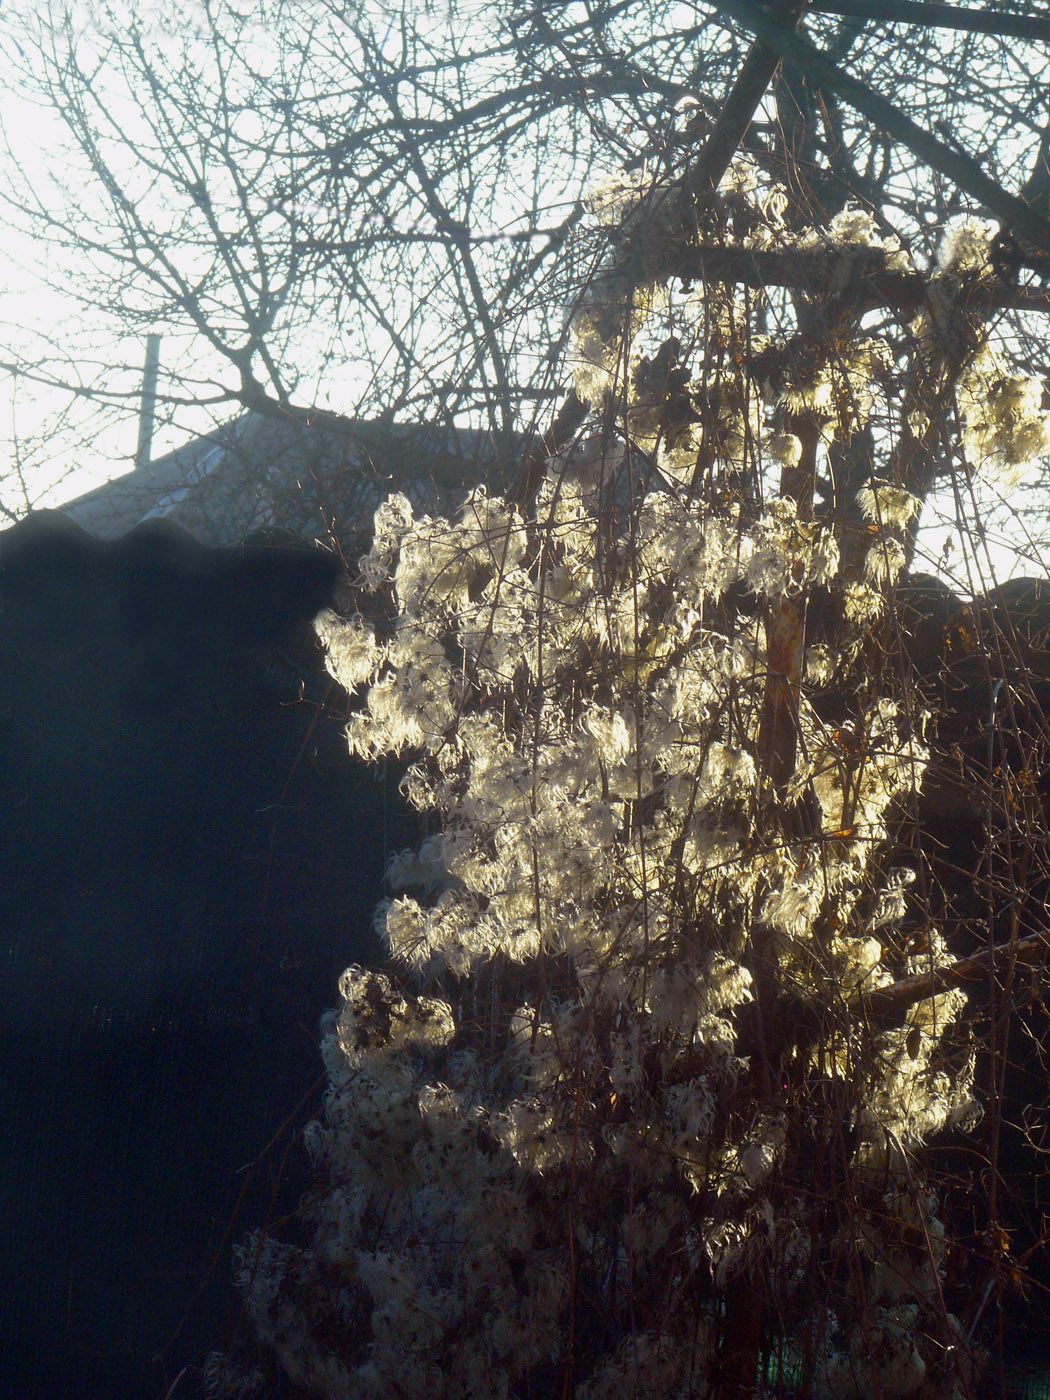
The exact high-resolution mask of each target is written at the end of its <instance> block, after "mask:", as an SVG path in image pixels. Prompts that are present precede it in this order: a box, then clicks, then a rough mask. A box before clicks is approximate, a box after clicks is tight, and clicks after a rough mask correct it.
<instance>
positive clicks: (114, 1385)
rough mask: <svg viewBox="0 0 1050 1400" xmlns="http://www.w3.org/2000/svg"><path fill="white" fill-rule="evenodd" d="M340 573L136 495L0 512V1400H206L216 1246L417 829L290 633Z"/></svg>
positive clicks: (243, 1207)
mask: <svg viewBox="0 0 1050 1400" xmlns="http://www.w3.org/2000/svg"><path fill="white" fill-rule="evenodd" d="M341 576H342V569H341V566H340V564H339V562H338V560H337V559H336V558H335V556H334V555H333V554H331V553H327V552H325V551H323V550H321V549H318V548H307V547H303V546H298V547H292V546H289V545H287V544H285V543H282V542H277V541H275V540H273V539H271V540H270V541H268V542H256V543H254V544H249V545H243V546H239V547H235V548H221V549H220V548H211V547H207V546H204V545H202V544H199V543H198V542H197V541H196V540H195V539H194V538H193V537H192V536H191V535H189V534H188V533H186V532H185V531H184V530H182V529H181V528H179V527H178V526H174V525H171V524H170V523H168V522H165V521H163V520H158V519H156V518H154V519H152V520H149V521H146V522H145V523H143V524H140V525H139V526H138V528H136V529H133V530H131V531H130V532H129V533H127V534H125V535H123V536H122V537H120V538H117V539H113V540H108V541H100V540H99V539H97V538H95V537H93V536H91V535H88V534H86V533H84V531H83V530H81V529H80V528H79V527H78V526H76V525H74V524H72V523H71V522H70V521H69V520H68V519H67V518H65V517H63V516H61V515H58V514H56V513H52V512H39V513H37V514H35V515H32V516H29V517H27V518H26V519H25V520H24V521H22V522H20V523H19V524H18V525H16V526H14V527H13V528H12V529H9V530H7V531H5V532H3V533H2V534H0V811H2V813H3V818H2V824H0V960H2V961H0V972H2V976H0V1056H2V1064H0V1121H2V1123H3V1133H2V1134H0V1157H2V1161H0V1238H2V1241H3V1244H2V1251H3V1261H4V1285H3V1289H2V1302H0V1318H2V1322H0V1395H4V1396H8V1395H10V1396H26V1397H32V1396H41V1397H45V1396H46V1397H48V1400H88V1397H90V1400H131V1398H132V1397H134V1398H135V1400H138V1397H144V1398H145V1400H149V1397H154V1396H156V1397H160V1396H162V1395H165V1394H168V1393H169V1392H170V1394H171V1395H173V1396H176V1397H178V1396H188V1395H194V1394H198V1393H200V1372H199V1369H198V1367H199V1363H200V1362H201V1361H202V1360H203V1357H204V1355H205V1354H206V1352H207V1351H208V1349H209V1348H211V1347H219V1348H222V1347H226V1346H228V1345H229V1344H230V1342H231V1338H232V1337H234V1336H235V1334H236V1332H237V1320H238V1318H237V1300H236V1295H235V1293H234V1290H233V1288H232V1286H231V1277H232V1259H231V1251H232V1246H233V1245H234V1244H235V1243H236V1242H237V1241H238V1240H239V1239H241V1238H243V1237H244V1235H245V1234H246V1233H247V1232H248V1231H249V1230H250V1229H252V1228H256V1227H260V1226H263V1227H265V1225H266V1222H267V1221H268V1220H269V1219H271V1218H275V1217H276V1216H277V1215H278V1214H279V1213H280V1212H283V1211H289V1210H293V1209H294V1207H295V1204H296V1201H297V1199H298V1195H299V1193H300V1191H301V1190H302V1182H303V1179H304V1175H303V1168H304V1163H303V1160H302V1155H301V1146H300V1140H299V1133H300V1129H301V1127H302V1125H303V1124H304V1123H305V1122H306V1121H307V1120H308V1119H309V1118H310V1117H311V1116H312V1115H313V1114H315V1113H316V1111H317V1108H318V1105H319V1102H320V1094H321V1091H322V1088H323V1081H322V1066H321V1061H320V1056H319V1053H318V1020H319V1017H320V1014H321V1012H322V1011H323V1009H324V1008H325V1007H326V1006H329V1005H333V1004H335V1002H336V1000H337V981H338V976H339V973H340V971H341V970H342V969H343V968H344V967H346V966H347V965H349V964H350V963H352V962H355V961H367V960H371V959H374V958H375V957H377V955H378V948H377V946H376V941H375V937H374V934H373V932H372V926H371V919H372V912H373V909H374V906H375V904H376V902H377V900H378V898H379V897H380V894H381V878H382V871H383V867H384V863H385V860H386V858H387V856H388V855H389V854H390V853H391V851H393V850H396V849H399V848H400V847H401V846H403V845H405V844H407V843H408V841H409V840H410V839H412V834H411V831H410V829H409V825H408V823H407V820H406V818H405V817H404V814H403V809H402V807H401V804H400V803H399V801H398V798H397V794H396V785H397V775H386V777H385V778H384V775H383V774H382V773H379V774H377V773H376V772H375V771H374V770H371V769H366V768H364V767H363V766H361V765H357V764H355V763H353V762H352V761H351V760H350V759H349V757H348V755H347V752H346V745H345V740H344V738H343V734H342V725H343V723H344V722H345V713H346V703H347V702H346V697H345V696H343V695H342V693H341V692H340V691H339V690H338V688H337V687H335V686H334V685H333V684H332V683H331V682H330V681H329V680H328V678H327V676H326V673H325V671H324V668H323V664H322V656H321V652H320V648H319V645H318V643H317V641H316V638H315V636H314V633H313V629H312V626H311V623H312V619H313V618H314V616H315V615H316V613H317V612H318V611H319V610H320V609H321V608H323V607H325V606H326V605H327V604H329V603H330V602H331V600H332V598H333V596H334V593H335V591H336V590H337V584H338V580H339V579H340V577H341Z"/></svg>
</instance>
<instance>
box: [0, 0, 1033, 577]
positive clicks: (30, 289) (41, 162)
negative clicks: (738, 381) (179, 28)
mask: <svg viewBox="0 0 1050 1400" xmlns="http://www.w3.org/2000/svg"><path fill="white" fill-rule="evenodd" d="M40 3H41V0H15V3H14V8H13V9H12V7H11V4H10V0H8V3H7V4H5V6H4V9H3V11H0V57H4V58H7V57H8V56H10V57H11V58H12V59H13V60H14V62H15V66H17V62H18V55H17V53H12V51H11V45H12V44H16V43H17V38H16V37H14V36H13V34H12V31H11V28H9V27H8V22H7V21H8V19H9V18H11V17H12V16H13V17H14V19H15V23H16V24H17V21H18V16H17V13H16V12H17V9H18V6H19V5H23V6H28V7H29V10H30V12H31V11H32V8H33V7H34V6H35V5H39V4H40ZM172 3H174V0H172ZM194 3H195V0H180V3H179V4H177V5H175V7H174V9H172V7H171V5H169V4H167V0H154V4H153V5H151V6H150V10H151V12H153V13H154V14H155V17H156V23H157V27H156V30H155V31H154V33H155V36H156V37H157V38H158V40H159V42H161V43H163V41H164V36H165V35H166V34H170V33H171V32H172V31H171V28H170V26H171V25H172V24H173V23H176V24H181V25H185V24H186V23H188V21H189V17H190V16H189V11H191V10H192V8H193V6H194ZM244 3H245V5H246V6H247V7H248V8H249V9H250V8H252V7H253V5H254V3H255V0H244ZM24 13H25V11H23V14H24ZM93 13H94V12H93V11H90V10H87V11H85V13H84V16H83V22H84V23H85V24H91V23H92V22H93V21H92V19H91V18H90V16H91V15H92V14H93ZM136 13H137V15H138V19H139V22H140V23H141V21H142V16H143V10H142V8H141V6H140V7H139V8H138V9H137V11H136ZM129 118H131V114H129ZM131 119H133V118H131ZM0 125H2V127H3V131H4V132H5V133H6V137H7V141H8V143H9V144H10V146H11V147H12V148H13V150H14V153H15V156H16V158H17V161H18V163H19V164H20V165H21V168H22V169H23V171H26V172H29V173H32V175H33V178H34V182H35V183H36V184H37V187H38V188H39V189H46V187H47V186H48V185H49V184H50V183H51V181H52V179H53V178H55V177H56V176H57V177H59V178H61V175H62V172H60V171H56V170H55V159H54V153H55V151H56V150H57V149H58V148H59V147H60V146H61V144H62V135H63V127H62V124H61V122H60V121H59V119H58V117H57V116H55V115H54V114H53V113H51V112H49V111H48V110H46V109H41V108H39V107H37V106H35V105H29V104H28V103H27V102H26V101H25V100H24V99H21V98H20V97H19V96H18V95H17V94H15V93H14V92H12V90H11V88H10V86H6V87H4V88H2V89H0ZM5 158H6V157H5V154H4V152H3V150H2V149H0V168H2V164H3V161H4V159H5ZM85 198H86V200H87V201H88V202H90V200H91V194H90V192H88V191H85ZM46 258H47V250H46V248H43V249H41V248H40V247H39V246H37V245H36V244H33V243H27V242H25V241H22V240H20V239H19V238H17V237H13V236H12V234H11V231H10V230H7V231H6V232H5V234H4V236H2V237H0V336H2V338H3V340H5V341H7V340H11V339H12V338H14V339H15V341H16V342H17V341H21V342H22V344H23V345H24V346H26V345H30V344H31V336H32V334H33V333H41V334H43V335H45V336H46V335H49V334H50V335H52V336H53V337H54V338H55V339H57V340H58V341H59V343H63V344H65V343H68V342H69V341H74V342H75V341H77V340H79V339H80V337H79V336H78V335H77V334H76V332H77V331H78V330H87V329H88V327H87V325H86V324H85V313H84V311H83V309H82V307H81V306H80V305H79V304H78V303H77V302H76V301H75V300H73V299H72V298H68V297H66V296H64V295H63V294H62V293H61V291H59V290H56V289H55V288H54V287H52V286H48V285H47V280H46V278H47V274H48V268H47V263H46ZM12 328H14V331H13V335H12ZM99 343H100V345H101V344H102V337H101V336H100V338H99ZM111 353H112V352H111ZM144 353H145V346H144V344H143V345H142V346H138V345H135V344H130V345H129V344H125V345H122V346H120V347H119V354H120V361H118V362H126V363H129V364H134V365H139V364H141V362H142V359H143V356H144ZM164 354H165V347H164V345H163V344H162V348H161V356H162V363H163V361H164ZM2 358H4V355H3V352H2V350H0V359H2ZM82 372H83V373H85V374H89V373H90V370H89V369H87V368H84V369H83V371H82ZM130 387H132V386H130V385H129V388H130ZM135 387H137V381H136V385H135ZM66 400H67V396H65V395H60V394H58V395H56V394H53V393H52V394H49V393H47V392H46V391H42V390H39V389H36V388H34V387H33V386H31V385H28V384H26V383H25V382H24V381H23V382H22V383H18V384H16V383H15V381H14V380H13V379H12V378H11V376H9V375H4V374H2V373H0V446H2V450H3V457H2V458H0V462H3V465H2V466H0V493H3V495H2V497H0V499H3V501H4V503H5V504H6V505H10V506H15V507H18V506H20V505H21V504H22V503H21V502H20V501H19V500H17V498H14V497H12V495H11V492H10V490H9V488H8V484H7V482H8V481H9V479H10V477H9V472H10V467H11V464H13V463H14V461H15V460H16V450H17V444H18V443H20V442H21V443H25V442H27V441H28V440H31V439H32V437H33V435H34V434H35V433H36V432H37V431H38V429H39V427H40V425H41V423H42V421H43V420H44V418H45V417H46V415H47V414H48V413H49V412H54V411H55V410H56V409H58V408H60V407H62V406H63V405H64V403H65V402H66ZM210 421H211V420H210V419H209V418H208V417H207V415H204V414H202V415H201V421H200V424H199V430H200V431H203V430H205V429H206V427H207V426H208V423H209V422H210ZM191 423H192V419H187V418H186V417H184V418H183V421H182V423H181V424H180V428H179V429H177V430H174V431H169V433H168V434H167V436H163V435H161V434H158V435H157V437H156V438H155V440H154V444H153V450H154V454H155V455H156V454H158V453H160V452H164V451H166V450H169V449H170V448H171V447H174V446H176V445H178V444H179V443H180V442H182V441H184V440H185V439H186V437H187V436H188V435H189V433H190V432H191V431H193V430H194V429H193V427H191ZM136 435H137V424H136V422H135V420H134V418H133V417H131V416H130V415H129V416H128V417H127V418H126V420H125V421H124V422H123V423H122V424H120V425H119V426H114V427H113V428H112V429H111V430H110V431H108V432H107V433H106V434H104V436H103V437H102V439H101V440H100V441H99V442H97V443H92V444H90V445H89V447H87V448H86V449H85V450H84V452H83V453H82V454H80V455H79V456H78V458H77V460H76V461H75V462H73V461H71V460H69V458H68V457H67V458H66V460H64V461H63V460H57V461H56V460H51V459H49V458H48V454H47V452H46V449H45V450H44V452H43V453H42V454H41V453H38V455H37V459H36V462H35V464H33V465H32V467H31V470H28V471H27V473H26V474H27V484H28V487H29V491H30V494H31V496H32V498H33V501H34V503H35V504H40V505H43V504H51V505H54V504H60V503H61V502H62V501H64V500H68V499H71V498H72V497H74V496H77V495H79V494H81V493H83V492H84V491H87V490H90V489H91V488H92V487H93V486H96V485H99V484H100V483H101V482H103V481H106V480H108V479H110V478H111V477H113V476H116V475H120V474H122V473H123V472H125V471H129V470H131V464H132V458H133V455H134V451H135V443H136ZM19 455H21V454H19ZM5 478H6V479H7V480H5ZM945 504H946V506H947V507H949V510H948V514H949V515H950V514H951V513H953V512H952V511H951V509H950V503H948V502H946V503H945ZM948 537H949V527H948V526H947V525H946V524H942V525H940V526H934V527H932V528H931V529H929V530H927V531H924V544H925V549H926V551H927V553H928V555H929V556H930V557H929V559H928V561H927V562H926V563H925V564H924V565H920V567H927V568H930V569H934V568H937V567H938V561H939V559H940V557H941V555H942V550H943V548H944V544H945V541H946V540H947V539H948ZM989 543H990V546H991V549H992V552H993V558H994V561H995V570H996V572H997V573H999V574H1000V575H1001V576H1005V575H1006V574H1008V573H1009V572H1010V571H1011V569H1013V568H1015V567H1017V566H1016V564H1015V561H1014V559H1013V558H1012V556H1011V555H1010V554H1009V553H1008V552H1007V551H1005V550H1004V549H1003V548H1002V547H1001V545H999V544H998V543H996V542H992V541H990V542H989ZM940 562H941V567H946V568H947V569H948V570H949V572H953V565H954V566H955V567H958V565H959V563H960V562H961V560H960V553H959V551H958V548H957V547H956V548H955V549H954V550H953V551H952V554H950V555H948V556H945V557H943V559H940ZM1019 571H1020V572H1022V573H1028V574H1031V573H1034V572H1037V567H1036V565H1035V561H1033V560H1032V559H1031V558H1029V559H1028V560H1025V561H1024V562H1023V563H1022V564H1021V566H1020V569H1019Z"/></svg>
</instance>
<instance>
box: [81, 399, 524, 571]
mask: <svg viewBox="0 0 1050 1400" xmlns="http://www.w3.org/2000/svg"><path fill="white" fill-rule="evenodd" d="M522 450H523V443H522V442H521V441H517V442H514V443H512V444H511V445H510V448H509V449H508V448H507V447H506V445H505V444H504V446H503V448H502V450H501V448H500V445H499V443H498V442H497V440H496V439H495V438H494V436H493V435H492V434H491V433H488V432H483V431H481V430H478V429H472V428H465V429H448V428H437V427H431V426H427V425H423V426H416V425H411V424H401V423H384V422H367V421H359V422H350V423H348V424H347V425H346V428H345V430H341V431H338V432H336V431H333V430H332V429H331V428H328V427H313V426H310V425H307V424H304V423H301V422H298V421H295V420H287V421H283V422H282V421H281V420H279V419H274V418H270V417H264V416H262V415H261V414H257V413H245V414H243V415H242V416H241V417H239V418H236V419H233V420H231V421H230V422H228V423H224V424H221V425H219V426H218V427H217V428H216V429H215V430H214V431H213V432H211V433H208V434H206V435H204V436H202V437H199V438H195V439H193V440H192V441H190V442H188V443H186V444H185V445H184V446H183V447H180V448H178V449H177V450H176V451H174V452H169V453H166V454H165V455H164V456H162V457H158V458H155V459H154V460H153V461H151V462H150V463H149V465H148V466H147V467H145V468H143V469H141V470H139V471H132V472H129V473H128V474H127V475H126V476H122V477H118V478H116V479H115V480H113V481H110V482H107V483H106V484H105V485H104V486H100V487H96V488H95V489H94V490H93V491H89V492H87V493H86V494H85V495H83V496H80V497H78V498H77V499H75V500H72V501H69V502H67V503H66V504H65V505H64V506H62V507H61V510H62V512H63V513H64V514H65V515H67V516H68V517H69V518H70V519H71V520H73V521H74V522H75V523H76V524H78V525H80V526H81V527H82V528H83V529H85V530H87V531H88V532H89V533H90V534H93V535H96V536H98V537H100V538H103V539H115V538H117V537H118V536H120V535H124V534H126V533H127V532H128V530H130V529H133V528H134V526H136V525H138V524H140V523H141V522H142V521H143V520H151V519H167V520H171V521H172V522H174V523H177V524H179V525H182V526H183V527H184V528H185V529H187V530H189V531H190V533H191V534H193V535H194V536H195V537H196V538H197V539H198V540H199V541H200V542H201V543H202V544H208V545H229V544H235V543H237V542H238V541H240V540H242V539H244V538H245V537H246V536H247V535H249V534H251V532H252V531H253V530H258V529H263V528H278V529H282V530H288V531H290V532H292V533H293V534H295V535H298V536H300V537H301V538H303V539H324V540H328V541H331V540H333V539H335V540H337V541H339V542H343V543H351V542H352V541H354V540H355V538H356V537H358V536H360V535H361V534H362V533H365V532H367V531H370V529H371V525H372V516H373V514H374V512H375V509H376V507H377V506H378V505H379V504H380V502H381V501H382V500H384V499H385V498H386V496H387V495H388V494H389V493H390V492H391V491H403V492H405V494H406V495H408V496H409V498H410V499H411V500H412V503H413V505H414V506H415V508H416V509H417V511H419V512H424V511H425V512H427V513H429V514H435V513H444V512H447V511H449V510H454V509H455V507H456V506H457V505H458V503H459V501H460V500H461V499H462V497H463V495H464V494H465V492H466V491H467V490H468V489H469V488H470V487H471V486H473V485H475V484H476V483H477V482H479V481H484V482H486V483H487V484H488V485H489V487H490V489H492V490H493V491H494V492H495V491H503V490H505V489H507V487H508V485H509V484H510V482H511V481H513V480H514V478H515V475H516V472H517V469H518V464H519V462H520V458H521V453H522Z"/></svg>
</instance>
